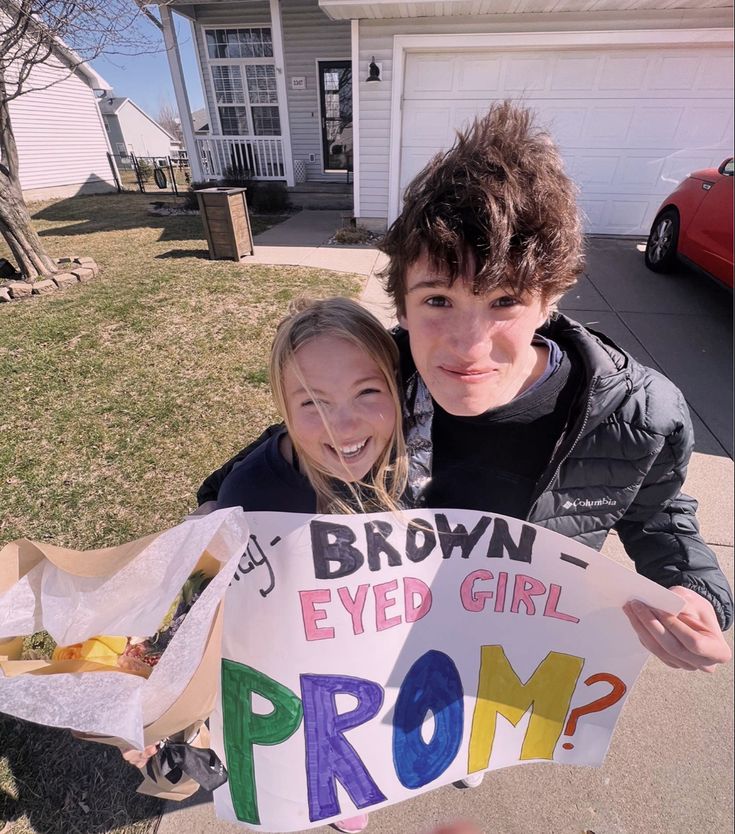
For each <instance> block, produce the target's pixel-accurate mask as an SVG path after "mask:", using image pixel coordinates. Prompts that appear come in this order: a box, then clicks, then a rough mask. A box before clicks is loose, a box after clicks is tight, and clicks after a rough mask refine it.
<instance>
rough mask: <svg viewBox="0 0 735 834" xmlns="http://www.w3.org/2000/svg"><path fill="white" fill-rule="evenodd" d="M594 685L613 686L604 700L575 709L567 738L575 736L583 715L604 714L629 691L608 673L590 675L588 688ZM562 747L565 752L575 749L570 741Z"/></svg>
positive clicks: (568, 725)
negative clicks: (605, 684) (604, 684)
mask: <svg viewBox="0 0 735 834" xmlns="http://www.w3.org/2000/svg"><path fill="white" fill-rule="evenodd" d="M593 683H609V684H610V686H612V689H611V690H610V692H608V693H607V695H603V696H602V698H598V699H597V700H596V701H592V702H591V703H589V704H585V705H584V706H583V707H576V708H575V709H573V710H572V711H571V713H570V714H569V720H568V721H567V726H566V728H565V729H564V735H565V736H573V735H574V733H575V732H576V730H577V721H579V719H580V718H581V717H582V716H583V715H590V714H591V713H593V712H602V711H603V710H604V709H607V708H608V707H611V706H612V705H613V704H617V702H618V701H619V700H620V699H621V698H622V697H623V695H625V693H626V691H627V689H628V687H627V686H626V685H625V684H624V683H623V682H622V681H621V680H620V678H618V677H617V676H616V675H611V674H609V673H608V672H598V673H597V674H596V675H590V676H589V677H588V678H587V680H586V681H585V684H586V685H587V686H592V684H593ZM562 747H563V748H564V749H565V750H573V749H574V745H573V744H572V743H571V742H569V741H566V742H564V744H562Z"/></svg>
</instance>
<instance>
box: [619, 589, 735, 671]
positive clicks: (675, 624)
mask: <svg viewBox="0 0 735 834" xmlns="http://www.w3.org/2000/svg"><path fill="white" fill-rule="evenodd" d="M669 590H670V591H671V592H672V593H674V594H676V595H677V596H678V597H681V599H683V600H684V603H685V604H684V607H683V608H682V609H681V611H680V612H679V613H678V614H668V613H666V612H665V611H658V610H657V609H655V608H650V607H649V606H647V605H644V604H643V603H642V602H638V601H637V600H633V601H632V602H629V603H628V604H627V605H626V606H625V607H624V609H623V610H624V611H625V613H626V615H627V617H628V619H629V620H630V624H631V625H632V626H633V628H634V629H635V631H636V634H637V635H638V638H639V639H640V641H641V643H643V645H644V646H645V647H646V648H647V649H648V651H649V652H651V654H655V655H656V657H657V658H659V660H661V661H663V662H664V663H665V664H666V665H667V666H671V667H672V668H673V669H689V670H700V671H702V672H714V670H715V668H716V667H717V665H718V664H720V663H727V662H728V661H729V660H730V658H731V657H732V652H731V651H730V647H729V646H728V645H727V642H726V641H725V638H724V636H723V634H722V631H721V630H720V625H719V623H718V621H717V615H716V614H715V610H714V608H713V607H712V605H711V603H709V602H708V601H707V600H706V599H705V598H704V597H703V596H701V595H700V594H698V593H697V592H696V591H692V590H690V589H689V588H683V587H681V586H680V585H675V586H674V587H673V588H669Z"/></svg>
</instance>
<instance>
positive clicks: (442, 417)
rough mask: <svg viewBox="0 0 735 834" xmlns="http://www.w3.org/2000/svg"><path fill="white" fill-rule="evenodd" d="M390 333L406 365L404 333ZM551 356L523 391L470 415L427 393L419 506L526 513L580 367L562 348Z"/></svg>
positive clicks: (568, 405)
mask: <svg viewBox="0 0 735 834" xmlns="http://www.w3.org/2000/svg"><path fill="white" fill-rule="evenodd" d="M397 341H398V344H399V348H400V349H401V354H402V360H403V361H402V372H403V373H404V374H405V373H411V372H412V364H413V363H412V361H411V360H410V348H409V344H408V339H407V338H405V340H404V339H402V338H401V336H400V335H399V336H398V338H397ZM554 348H558V346H556V345H555V346H554ZM559 350H560V349H559ZM404 351H406V352H408V353H409V357H408V358H407V357H406V355H405V353H404ZM554 364H556V369H555V370H553V372H552V373H550V374H549V375H548V376H547V375H546V374H544V375H542V377H541V379H540V380H539V382H537V383H536V384H535V385H533V386H532V387H531V388H530V389H529V390H528V391H526V392H525V393H523V394H521V395H520V396H519V397H516V398H515V399H514V400H512V401H511V402H509V403H507V404H506V405H503V406H500V407H498V408H492V409H490V410H489V411H486V412H485V413H484V414H480V415H479V416H476V417H456V416H454V415H452V414H449V413H448V412H447V411H445V410H444V409H443V408H442V407H441V406H440V405H439V404H438V403H437V402H436V401H433V405H434V419H433V422H432V432H431V436H432V445H433V465H432V477H431V481H430V483H429V485H428V486H427V489H426V493H425V499H426V500H425V503H426V506H428V507H437V508H438V507H454V508H457V509H469V510H484V511H486V512H495V513H499V514H501V515H509V516H513V517H515V518H526V517H527V515H528V513H529V511H530V509H531V505H532V503H533V500H534V493H535V491H536V487H537V484H538V481H539V479H540V478H541V476H542V475H543V474H544V472H545V471H546V470H547V468H548V467H549V464H550V463H551V459H552V457H553V455H554V451H555V449H556V446H557V443H558V442H559V439H560V438H561V437H562V435H563V434H564V430H565V428H566V426H567V421H568V419H569V415H570V413H571V410H572V404H573V402H574V399H575V396H576V395H577V393H578V391H579V386H580V384H581V376H580V375H581V369H579V368H577V367H575V365H576V362H573V361H572V358H570V356H569V355H568V354H567V353H565V352H564V351H563V350H560V356H559V357H558V362H556V363H554Z"/></svg>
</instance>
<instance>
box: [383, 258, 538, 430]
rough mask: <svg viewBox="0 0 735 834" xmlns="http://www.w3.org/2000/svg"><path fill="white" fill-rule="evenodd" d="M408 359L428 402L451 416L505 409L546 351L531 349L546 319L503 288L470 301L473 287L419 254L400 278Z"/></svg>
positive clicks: (531, 300) (534, 305)
mask: <svg viewBox="0 0 735 834" xmlns="http://www.w3.org/2000/svg"><path fill="white" fill-rule="evenodd" d="M405 308H406V312H405V314H404V315H401V316H399V322H400V324H401V326H402V327H403V328H405V329H406V330H408V333H409V337H410V342H411V353H412V355H413V359H414V362H415V363H416V368H417V370H418V372H419V373H420V374H421V377H422V378H423V380H424V382H425V383H426V386H427V388H428V389H429V391H430V393H431V395H432V397H433V398H434V399H435V400H436V401H437V402H438V403H439V405H440V406H441V407H442V408H443V409H444V410H445V411H448V412H449V413H450V414H456V415H457V416H462V417H471V416H476V415H478V414H482V413H483V412H485V411H487V410H488V409H490V408H497V407H498V406H501V405H505V404H506V403H508V402H510V401H511V400H512V399H514V398H515V397H516V396H518V394H520V393H521V392H522V391H524V390H525V389H526V388H528V387H529V385H530V384H531V383H532V382H534V380H535V379H537V378H538V377H539V376H540V375H541V373H542V372H543V370H544V368H545V367H546V361H547V355H546V351H545V350H542V349H537V348H535V347H534V346H533V345H532V344H531V340H532V339H533V334H534V331H535V330H536V328H538V327H540V326H541V325H542V324H543V322H544V321H545V320H546V318H547V317H548V312H549V304H548V303H544V302H543V301H542V300H541V298H540V297H539V296H531V295H526V296H523V297H518V296H516V295H514V294H513V293H512V292H511V291H508V290H505V289H497V290H492V291H491V292H490V293H488V294H487V295H481V296H480V295H474V294H473V293H472V291H471V284H469V283H468V282H467V281H464V280H461V279H460V280H457V281H455V282H454V284H453V285H452V286H451V287H450V286H449V282H448V279H447V277H446V275H444V274H442V273H441V272H437V271H436V270H435V269H432V267H431V266H430V265H429V261H428V259H427V258H426V256H425V255H422V256H421V257H420V258H419V259H418V260H417V261H415V262H414V263H413V264H411V266H409V267H408V269H407V271H406V298H405Z"/></svg>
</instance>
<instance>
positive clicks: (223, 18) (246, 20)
mask: <svg viewBox="0 0 735 834" xmlns="http://www.w3.org/2000/svg"><path fill="white" fill-rule="evenodd" d="M281 19H282V21H283V41H284V43H283V51H284V58H285V63H286V67H285V75H286V91H287V99H288V108H289V109H288V113H289V119H290V122H291V148H292V154H293V158H294V159H303V160H305V161H306V164H307V179H309V180H319V179H322V180H335V179H336V180H338V181H344V179H345V176H344V174H338V175H327V174H324V171H323V168H322V140H321V120H320V113H319V88H318V79H317V61H329V60H337V59H345V60H349V59H350V23H349V21H345V22H344V23H342V22H339V23H335V22H334V21H331V20H329V18H328V17H327V16H326V15H325V14H324V12H322V11H321V10H320V9H319V6H318V0H282V4H281ZM196 24H197V26H196V28H197V34H198V37H197V43H196V51H197V57H198V59H199V63H200V65H201V68H202V76H203V79H204V95H205V98H206V102H207V109H208V111H209V114H210V117H211V121H210V128H211V132H212V135H219V133H220V126H219V118H218V115H217V106H216V104H215V101H214V93H213V90H212V75H211V70H210V67H209V59H208V56H207V50H206V45H205V40H204V34H203V30H204V29H205V28H207V27H209V26H215V27H216V26H236V25H238V26H270V7H269V4H268V3H267V2H258V3H253V4H252V5H250V4H248V5H247V6H245V5H238V4H222V5H200V6H197V7H196ZM292 76H304V77H305V78H306V89H305V90H293V89H291V77H292ZM310 154H313V155H314V162H309V161H308V160H309V156H310Z"/></svg>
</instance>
